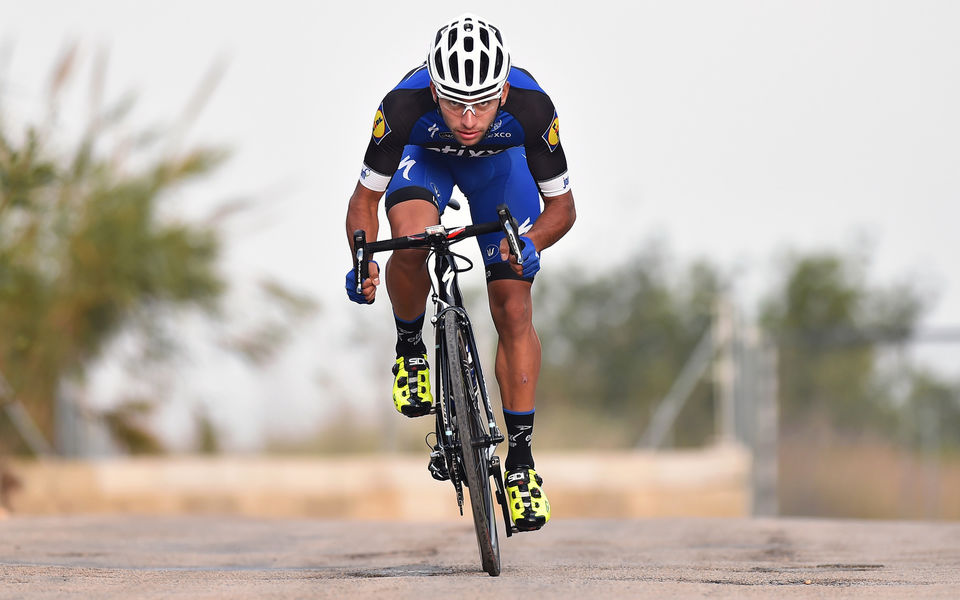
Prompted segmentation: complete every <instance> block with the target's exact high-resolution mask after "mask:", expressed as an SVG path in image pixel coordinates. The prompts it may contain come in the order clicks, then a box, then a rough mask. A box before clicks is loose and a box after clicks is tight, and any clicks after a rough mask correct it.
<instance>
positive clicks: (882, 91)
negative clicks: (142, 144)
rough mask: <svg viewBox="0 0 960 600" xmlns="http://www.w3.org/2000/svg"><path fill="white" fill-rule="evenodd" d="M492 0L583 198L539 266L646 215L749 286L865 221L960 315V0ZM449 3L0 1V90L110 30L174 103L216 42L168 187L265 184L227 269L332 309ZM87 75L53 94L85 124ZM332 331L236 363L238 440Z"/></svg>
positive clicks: (208, 195)
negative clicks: (263, 370)
mask: <svg viewBox="0 0 960 600" xmlns="http://www.w3.org/2000/svg"><path fill="white" fill-rule="evenodd" d="M482 5H483V6H486V7H488V8H487V9H485V10H482V11H481V10H479V8H478V7H477V6H476V5H474V6H473V7H472V9H473V10H474V11H476V12H480V14H481V16H484V17H486V18H488V19H489V20H490V21H492V22H493V23H495V24H497V25H498V26H499V27H500V28H501V30H502V31H503V33H504V36H505V38H506V41H507V43H508V45H509V46H510V47H511V49H512V51H513V56H514V62H515V64H517V65H520V66H524V67H526V68H527V69H529V70H530V71H532V72H533V74H534V75H535V76H536V77H537V79H538V80H539V82H540V84H541V85H542V86H543V87H544V88H545V89H546V90H547V91H548V93H550V95H551V96H552V97H553V99H554V101H555V104H556V105H557V108H558V112H559V115H560V123H561V138H562V139H563V143H564V147H565V149H566V152H567V157H568V160H569V163H570V168H571V175H572V180H573V186H574V194H575V197H576V199H577V204H578V214H579V219H578V221H577V224H576V226H575V228H574V230H572V231H571V233H570V234H569V235H568V236H567V237H566V238H564V239H563V240H562V241H561V242H560V243H559V244H558V245H557V246H556V247H555V248H553V249H551V250H549V251H548V252H546V253H544V257H543V266H544V269H545V275H546V273H548V272H549V270H551V269H562V268H563V266H564V265H565V264H568V263H570V262H571V261H576V262H580V263H584V264H597V265H602V264H604V261H605V260H606V259H605V257H604V255H603V251H604V249H605V248H606V247H607V244H612V248H611V249H612V250H614V251H616V252H617V255H619V254H622V253H623V252H625V251H629V250H630V249H632V248H636V247H641V246H643V245H645V244H647V243H649V242H650V240H652V239H660V240H663V241H665V242H666V243H667V244H668V247H669V248H671V249H672V251H673V253H674V254H675V255H676V256H677V257H678V258H679V260H681V261H685V260H688V259H692V258H695V257H709V258H710V259H712V260H713V261H714V262H716V263H717V264H718V265H720V266H721V267H722V268H724V269H725V270H726V271H727V272H729V273H732V274H735V275H736V277H735V280H736V282H737V284H736V289H735V294H736V295H737V298H738V299H739V300H740V302H741V304H742V305H743V306H744V308H745V309H746V310H750V309H752V307H753V306H754V305H755V303H756V296H757V294H758V293H759V292H760V291H762V290H764V289H768V288H769V286H770V285H771V284H772V282H773V281H774V280H775V279H776V277H777V271H776V265H777V262H776V257H777V256H779V255H780V254H781V253H782V252H783V251H784V250H785V249H787V248H795V249H800V250H811V249H820V248H829V249H837V250H844V249H850V248H853V247H856V244H857V243H858V241H860V242H864V241H865V242H866V243H867V244H868V246H867V247H868V248H869V249H870V254H871V255H872V259H871V265H872V267H871V271H870V275H871V279H872V280H873V281H874V282H876V283H878V284H883V283H891V282H894V281H901V280H910V281H913V282H915V283H916V284H917V285H919V286H921V288H922V289H924V290H927V291H929V292H930V293H931V294H932V295H931V299H932V300H931V304H932V310H931V312H930V314H929V317H928V318H927V319H926V321H925V323H926V324H928V325H931V326H957V325H960V268H957V266H956V265H955V262H956V260H957V257H960V235H958V234H957V224H958V222H960V168H958V166H960V142H958V140H960V111H958V110H957V107H958V106H960V35H957V32H958V31H960V3H957V2H950V1H943V2H929V1H909V2H907V1H903V2H891V1H878V0H872V1H866V0H865V1H855V2H854V1H846V2H845V1H824V2H818V1H813V0H802V1H801V0H797V1H770V0H757V1H733V2H719V1H715V0H714V1H699V2H682V1H681V2H675V1H671V2H666V1H663V2H630V3H610V4H604V3H596V2H594V3H583V2H516V1H513V2H485V3H482ZM455 6H456V8H454V7H455ZM460 10H461V9H460V7H459V6H457V5H455V4H454V3H451V2H407V3H396V2H389V3H388V2H370V1H363V0H359V1H354V2H349V3H320V2H305V1H304V2H294V1H277V0H272V1H270V2H265V1H264V2H235V1H234V2H227V1H221V0H206V1H204V2H196V1H192V0H191V1H178V0H165V1H163V2H158V1H157V2H155V1H144V0H140V1H137V2H127V1H122V0H110V1H108V0H103V1H92V0H76V1H67V0H61V1H59V2H53V1H49V0H31V1H29V2H22V1H12V0H0V85H2V91H0V94H2V96H0V100H2V102H3V103H4V104H3V105H4V107H5V109H6V110H8V111H11V113H12V114H13V116H14V117H19V118H22V119H24V120H26V119H29V118H31V116H35V115H38V114H42V112H41V111H40V110H39V109H38V106H39V105H40V103H41V100H42V98H43V97H44V86H45V84H46V81H47V76H48V74H49V71H50V65H51V64H52V63H53V61H54V59H55V57H56V56H57V54H58V53H59V51H60V50H62V48H63V47H64V46H65V45H66V43H67V42H69V41H76V42H79V43H80V44H81V46H80V47H81V59H82V60H85V61H86V62H85V64H86V65H87V71H88V70H89V66H90V65H91V64H92V61H93V56H94V55H95V53H96V52H97V51H98V50H100V49H103V50H108V51H109V71H108V86H107V92H108V94H107V95H108V97H117V96H119V95H120V94H121V93H122V92H123V91H125V90H129V89H134V90H136V91H137V92H138V93H139V95H140V103H139V105H138V109H137V112H136V113H135V115H134V116H135V119H136V120H138V122H141V123H151V122H153V121H155V120H157V119H164V120H168V121H169V120H170V119H171V117H172V116H174V115H176V114H177V113H178V111H179V110H180V109H181V108H182V107H183V105H184V104H185V103H186V101H187V100H188V98H189V97H190V95H191V93H192V91H193V90H194V89H195V88H196V86H197V85H198V84H199V82H200V81H201V80H202V79H203V78H204V76H205V74H206V73H207V72H208V71H209V70H210V69H211V68H212V67H213V66H214V65H224V66H225V70H224V71H223V76H222V79H221V81H220V85H219V86H218V88H217V89H216V91H215V93H214V95H213V97H212V98H211V100H210V102H209V103H208V105H207V106H206V109H205V111H204V113H203V114H202V115H201V116H200V119H199V121H198V123H197V126H196V127H195V128H194V130H193V132H192V134H191V138H190V139H191V140H194V141H204V142H219V143H223V144H226V145H228V146H230V147H231V148H233V149H234V156H233V159H232V160H231V161H230V162H229V163H228V165H227V166H226V167H224V168H223V169H222V170H221V171H220V172H219V173H218V175H216V176H215V177H213V178H212V179H210V180H209V181H207V182H205V183H204V184H202V185H198V186H194V187H191V188H189V189H185V190H183V192H182V194H181V195H180V196H179V197H178V198H177V199H176V206H177V207H178V210H182V211H183V212H184V214H189V215H203V214H205V213H206V212H208V211H209V210H211V209H212V207H214V206H215V205H216V204H217V202H218V201H220V200H222V199H224V198H229V197H236V196H251V195H252V196H254V197H255V198H257V199H258V201H259V202H258V205H257V206H258V207H257V208H256V209H255V210H254V211H253V212H252V213H251V214H250V216H248V217H245V218H241V219H239V220H238V221H236V222H234V223H233V224H232V225H231V226H230V228H229V229H228V235H229V239H228V242H229V246H228V253H227V256H226V259H225V268H226V269H227V271H228V273H230V275H231V277H234V278H236V279H238V280H246V281H251V280H253V279H255V278H256V277H258V276H261V275H263V274H272V275H275V276H277V277H280V278H281V279H282V280H283V281H285V282H287V283H288V284H290V285H292V286H294V287H296V288H299V289H301V290H304V291H307V292H309V293H311V294H313V295H315V296H316V297H318V298H319V299H320V301H321V303H322V305H323V307H324V311H325V313H324V314H325V315H328V316H329V315H340V314H341V313H342V314H343V315H345V316H347V317H348V318H349V319H354V318H356V316H357V314H359V313H356V312H351V313H348V312H347V311H352V310H353V309H354V307H353V306H352V305H348V304H347V303H346V301H345V300H344V293H343V289H342V280H343V274H344V272H346V270H347V268H349V262H348V254H347V251H346V249H345V240H344V235H343V232H342V224H343V216H344V212H345V208H346V199H347V197H348V195H349V193H350V192H351V191H352V189H353V186H354V184H355V182H356V176H357V173H358V172H359V167H360V162H361V159H362V155H363V151H364V148H365V146H366V143H367V139H368V135H369V128H370V124H371V122H372V118H373V113H374V111H375V109H376V107H377V105H378V104H379V101H380V98H381V97H382V96H383V94H384V93H386V92H387V91H388V90H389V89H390V88H391V87H392V86H393V85H394V84H395V83H396V82H397V80H398V79H399V78H400V77H401V76H402V75H403V74H404V73H405V72H406V71H407V70H409V69H410V68H412V67H414V66H415V65H416V64H417V63H419V62H420V61H422V60H423V56H424V52H425V48H426V45H427V41H428V39H429V38H430V37H431V35H432V34H433V32H434V31H435V30H436V29H437V27H438V26H439V25H441V24H442V23H443V22H445V21H447V20H449V19H450V18H452V17H454V16H456V14H457V13H458V12H459V11H460ZM85 72H86V71H85ZM85 83H86V81H85V80H81V82H78V84H77V85H76V88H77V90H78V92H77V94H76V97H77V98H78V100H77V102H76V108H75V110H74V111H73V113H70V114H65V118H66V119H68V120H69V119H74V122H75V123H76V124H77V125H76V126H77V127H78V128H79V126H80V125H81V124H82V122H83V120H84V118H85V116H86V113H85V112H84V107H85V106H86V105H85V104H84V102H85V101H86V95H85V94H84V93H82V90H83V89H84V84H85ZM71 114H72V115H73V116H71ZM601 240H602V241H603V244H601V243H600V241H601ZM385 304H386V303H381V304H380V305H378V306H377V307H376V308H374V309H372V310H369V315H370V317H369V320H368V322H369V324H370V326H371V327H389V325H390V321H389V308H388V307H387V306H385ZM361 318H363V317H362V315H361ZM312 333H313V334H314V335H315V336H316V337H323V335H324V334H327V335H330V334H331V331H329V330H326V331H318V332H312ZM332 333H333V335H334V336H337V335H339V336H343V335H345V334H344V333H343V332H342V331H337V332H332ZM339 341H340V340H338V339H336V337H334V339H326V340H323V341H319V340H301V341H300V342H299V343H298V344H297V347H296V348H295V349H294V350H293V351H292V353H291V356H292V357H290V358H288V359H286V360H285V361H284V362H283V363H282V364H281V365H278V366H277V367H276V368H275V369H274V370H273V371H271V372H269V373H267V374H260V375H251V374H248V373H241V372H240V370H238V371H237V373H236V374H235V375H236V377H237V378H240V379H242V380H244V381H246V382H247V384H246V385H245V391H244V392H243V393H241V394H237V396H238V398H240V399H238V400H237V402H238V404H237V405H235V407H234V409H239V410H234V409H231V410H226V409H223V410H221V411H220V416H219V417H218V418H220V419H221V420H223V422H224V423H229V426H230V428H231V430H232V431H233V432H234V434H233V435H234V438H233V439H234V440H235V441H236V443H237V445H240V446H243V445H248V446H249V445H252V444H255V442H256V440H257V439H258V436H259V435H260V434H259V433H258V432H259V431H260V429H258V428H259V427H260V425H259V424H258V422H259V421H265V422H273V421H271V419H274V420H277V421H278V422H279V421H283V419H281V418H278V417H277V416H276V415H277V414H280V415H288V416H287V417H286V419H287V420H291V419H292V420H296V421H298V422H300V423H305V422H307V423H309V422H312V421H311V419H313V418H315V417H316V416H317V415H318V414H320V412H322V410H321V409H319V408H317V406H318V401H317V392H316V389H315V388H316V383H315V371H316V370H315V369H314V368H312V367H311V368H304V364H305V362H306V363H309V362H310V361H311V360H318V361H324V360H328V358H329V357H332V356H337V355H336V354H335V352H336V350H337V348H339V347H340V344H339ZM331 350H332V352H331ZM938 352H939V355H938V356H939V358H938V359H937V360H939V361H940V363H941V364H946V361H944V360H943V352H944V351H943V349H942V348H941V349H940V350H938ZM388 354H389V353H388V352H387V353H386V354H384V356H387V355H388ZM954 355H956V352H954ZM386 360H387V361H388V362H389V357H388V356H387V359H386ZM232 368H237V369H239V367H232ZM347 368H350V367H349V366H348V367H347ZM205 385H206V384H203V383H196V384H195V385H194V388H195V389H202V391H201V392H198V396H202V397H213V396H216V395H217V394H218V388H217V386H209V385H208V386H207V387H206V388H204V386H205ZM278 388H280V389H281V391H282V395H283V396H284V399H282V400H275V401H274V402H275V404H273V405H272V406H273V407H274V408H273V409H266V408H264V407H263V403H262V401H261V400H260V399H258V397H259V396H262V395H263V394H264V390H271V392H275V391H276V390H277V389H278ZM305 390H306V391H305ZM311 390H312V391H311ZM384 400H385V398H384ZM276 403H279V404H276ZM320 404H322V402H320ZM277 407H279V409H277ZM387 408H389V406H387ZM391 410H392V409H391ZM234 412H239V413H241V416H240V417H237V416H236V415H233V413H234ZM251 414H254V415H258V416H256V417H255V418H251V417H250V415H251ZM271 415H272V416H271ZM167 419H168V421H169V423H168V424H167V427H168V429H174V428H175V427H176V425H175V423H176V417H175V416H169V415H168V417H167ZM278 426H279V425H278Z"/></svg>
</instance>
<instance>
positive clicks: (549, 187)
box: [537, 171, 570, 198]
mask: <svg viewBox="0 0 960 600" xmlns="http://www.w3.org/2000/svg"><path fill="white" fill-rule="evenodd" d="M537 185H538V186H540V193H542V194H543V195H544V196H546V197H547V198H552V197H554V196H559V195H561V194H565V193H567V192H569V191H570V175H569V173H568V171H564V172H563V173H562V174H560V175H558V176H556V177H554V178H553V179H548V180H546V181H538V182H537Z"/></svg>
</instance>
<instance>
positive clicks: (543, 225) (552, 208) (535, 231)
mask: <svg viewBox="0 0 960 600" xmlns="http://www.w3.org/2000/svg"><path fill="white" fill-rule="evenodd" d="M543 205H544V206H543V212H542V213H540V216H539V217H537V222H536V223H534V224H533V227H532V228H531V229H530V231H528V232H527V234H526V237H528V238H530V241H532V242H533V245H534V246H536V248H537V251H541V250H543V249H545V248H549V247H550V246H552V245H554V244H555V243H557V240H559V239H560V238H562V237H563V236H564V234H566V233H567V232H568V231H570V228H571V227H573V222H574V221H576V220H577V209H576V207H575V206H574V203H573V191H569V192H566V193H564V194H561V195H559V196H555V197H553V198H544V199H543Z"/></svg>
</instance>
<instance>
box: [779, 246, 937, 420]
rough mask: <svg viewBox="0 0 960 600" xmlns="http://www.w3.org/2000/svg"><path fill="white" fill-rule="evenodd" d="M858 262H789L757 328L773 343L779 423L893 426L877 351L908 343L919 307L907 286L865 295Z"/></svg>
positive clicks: (823, 257) (822, 256)
mask: <svg viewBox="0 0 960 600" xmlns="http://www.w3.org/2000/svg"><path fill="white" fill-rule="evenodd" d="M865 262H866V261H865V260H864V259H863V258H859V257H857V256H852V255H851V256H843V255H841V254H836V253H831V252H819V253H812V254H808V255H802V256H800V255H790V256H788V257H786V259H785V261H784V265H783V274H784V275H783V280H782V281H781V282H780V284H778V286H777V287H776V288H775V289H774V290H773V291H772V292H771V294H770V295H769V296H768V297H767V298H766V300H765V301H764V304H763V309H762V311H761V314H762V316H761V322H762V323H763V326H764V327H765V328H766V329H767V331H769V332H771V333H772V334H773V336H774V337H775V338H776V339H778V340H779V346H780V357H779V358H780V360H779V385H780V405H781V409H780V414H781V423H782V425H783V426H785V427H787V428H788V429H789V428H790V427H791V426H792V425H797V426H801V427H802V426H806V425H808V424H809V423H810V422H821V423H824V424H828V425H830V426H833V427H837V428H839V429H842V430H846V431H849V432H857V431H861V430H864V429H873V430H884V429H888V428H889V427H890V426H891V425H892V423H893V422H894V421H895V418H894V417H895V415H894V414H893V412H892V411H894V407H895V402H894V400H895V399H894V398H893V397H892V395H891V386H890V385H889V381H887V379H886V378H884V377H883V376H882V374H881V373H880V371H878V353H879V351H880V345H881V344H882V343H890V342H898V341H904V340H906V339H908V338H909V337H910V335H911V334H912V331H913V329H914V328H915V326H916V323H917V321H918V319H919V317H920V315H921V314H922V311H923V309H924V304H923V301H922V299H921V294H920V293H919V291H918V290H916V289H914V288H912V287H910V286H907V285H900V286H893V287H889V288H876V287H870V286H869V285H868V284H867V282H866V278H865V268H864V267H865Z"/></svg>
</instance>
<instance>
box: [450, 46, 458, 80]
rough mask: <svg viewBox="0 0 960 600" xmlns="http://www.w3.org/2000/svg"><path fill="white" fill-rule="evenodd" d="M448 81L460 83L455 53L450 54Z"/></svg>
mask: <svg viewBox="0 0 960 600" xmlns="http://www.w3.org/2000/svg"><path fill="white" fill-rule="evenodd" d="M450 79H452V80H454V81H460V68H459V66H458V65H457V53H456V52H453V53H451V54H450Z"/></svg>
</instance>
